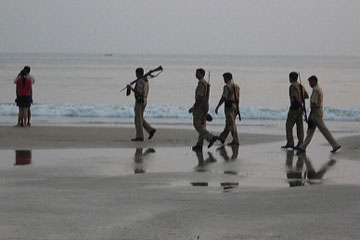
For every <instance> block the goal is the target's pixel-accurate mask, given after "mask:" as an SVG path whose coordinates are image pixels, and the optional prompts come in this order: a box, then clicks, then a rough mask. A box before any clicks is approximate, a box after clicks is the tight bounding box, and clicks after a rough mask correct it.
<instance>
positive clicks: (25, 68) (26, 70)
mask: <svg viewBox="0 0 360 240" xmlns="http://www.w3.org/2000/svg"><path fill="white" fill-rule="evenodd" d="M23 71H24V72H25V73H26V74H29V73H30V71H31V68H30V67H29V66H25V67H24V69H23Z"/></svg>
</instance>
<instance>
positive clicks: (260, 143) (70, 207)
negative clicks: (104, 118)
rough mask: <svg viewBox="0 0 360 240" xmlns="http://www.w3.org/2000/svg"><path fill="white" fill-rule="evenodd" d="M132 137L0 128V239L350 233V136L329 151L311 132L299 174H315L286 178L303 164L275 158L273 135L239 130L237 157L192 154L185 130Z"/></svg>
mask: <svg viewBox="0 0 360 240" xmlns="http://www.w3.org/2000/svg"><path fill="white" fill-rule="evenodd" d="M133 131H134V130H133V129H132V128H124V127H69V126H67V127H61V126H35V127H31V128H24V129H22V128H14V127H10V126H1V127H0V157H1V162H0V170H1V174H0V184H1V188H0V189H1V190H0V212H1V218H0V235H1V239H154V240H155V239H327V240H328V239H358V238H359V236H360V230H359V228H358V223H359V222H360V211H359V206H360V187H359V184H360V178H359V174H358V172H359V171H360V164H359V161H358V160H359V158H358V157H357V156H358V151H359V148H358V145H357V143H359V137H358V136H349V137H345V138H342V139H340V140H339V141H340V142H341V144H343V146H344V148H343V149H342V150H341V151H340V152H339V153H337V154H335V155H331V154H329V150H330V149H329V146H328V145H326V144H324V139H323V138H322V136H321V135H320V134H318V135H317V136H316V137H315V139H314V140H313V143H312V145H311V146H312V147H311V148H310V149H309V151H308V153H307V157H306V160H305V164H304V169H303V170H305V169H307V173H309V165H311V167H312V168H314V169H315V170H316V174H317V176H319V177H318V178H313V179H310V178H306V177H304V178H301V179H290V178H291V174H290V173H291V171H292V169H293V168H292V167H294V168H295V166H296V165H299V162H300V161H301V160H302V159H301V158H300V157H297V156H296V155H295V154H293V152H292V151H282V150H280V145H281V143H282V141H283V140H284V136H283V135H274V134H266V131H264V132H265V133H264V134H259V133H256V134H255V133H240V134H239V136H240V148H238V149H233V148H230V147H224V148H221V147H220V146H219V145H216V146H214V147H213V148H211V149H209V150H208V149H207V148H206V147H204V151H203V153H202V154H196V153H194V152H192V151H191V150H190V147H191V145H192V144H193V143H194V141H195V139H196V137H197V136H196V134H195V133H194V131H193V130H191V129H170V128H159V129H158V132H157V134H156V136H155V138H154V139H153V140H151V141H145V142H143V143H133V142H130V141H129V139H130V138H131V137H132V135H133ZM254 132H255V131H254ZM256 132H259V131H258V130H257V131H256ZM18 149H28V153H29V155H28V162H26V163H24V162H22V163H21V162H20V163H19V162H17V161H18V160H19V159H18V158H17V154H18V152H17V151H15V150H18ZM346 159H348V160H346ZM295 163H296V164H295ZM21 164H22V165H21ZM305 165H306V167H305ZM301 176H302V177H303V175H301ZM294 181H295V183H300V184H297V185H298V186H299V187H294V188H290V187H289V186H291V185H292V183H293V182H294Z"/></svg>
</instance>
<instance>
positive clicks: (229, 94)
mask: <svg viewBox="0 0 360 240" xmlns="http://www.w3.org/2000/svg"><path fill="white" fill-rule="evenodd" d="M222 97H223V98H224V100H225V101H232V102H235V94H234V83H233V82H229V83H227V84H226V85H225V86H224V88H223V94H222Z"/></svg>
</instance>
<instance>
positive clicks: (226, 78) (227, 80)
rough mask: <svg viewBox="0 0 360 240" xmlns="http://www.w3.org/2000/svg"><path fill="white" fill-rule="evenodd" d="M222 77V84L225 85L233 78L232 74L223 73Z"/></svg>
mask: <svg viewBox="0 0 360 240" xmlns="http://www.w3.org/2000/svg"><path fill="white" fill-rule="evenodd" d="M223 77H224V82H225V83H228V82H230V81H231V80H232V78H233V76H232V74H231V73H229V72H226V73H224V74H223Z"/></svg>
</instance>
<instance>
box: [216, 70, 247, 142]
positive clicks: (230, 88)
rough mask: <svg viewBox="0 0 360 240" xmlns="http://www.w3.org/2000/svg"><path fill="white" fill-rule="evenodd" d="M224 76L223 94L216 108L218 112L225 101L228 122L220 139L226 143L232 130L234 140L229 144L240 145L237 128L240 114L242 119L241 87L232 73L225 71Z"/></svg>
mask: <svg viewBox="0 0 360 240" xmlns="http://www.w3.org/2000/svg"><path fill="white" fill-rule="evenodd" d="M223 77H224V82H225V86H224V88H223V94H222V96H221V98H220V101H219V103H218V105H217V106H216V108H215V113H216V114H217V113H218V110H219V107H220V106H221V105H222V104H223V103H225V118H226V122H225V128H224V130H223V131H222V133H221V134H220V136H219V140H220V142H221V143H222V144H224V143H225V140H226V138H227V136H228V135H229V132H231V135H232V137H233V140H232V141H231V142H230V143H229V144H228V145H230V146H231V145H232V146H237V145H239V139H238V133H237V128H236V116H237V115H239V119H240V120H241V117H240V111H239V99H240V87H239V86H238V85H236V84H235V83H234V81H233V77H232V74H231V73H229V72H227V73H224V74H223Z"/></svg>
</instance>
